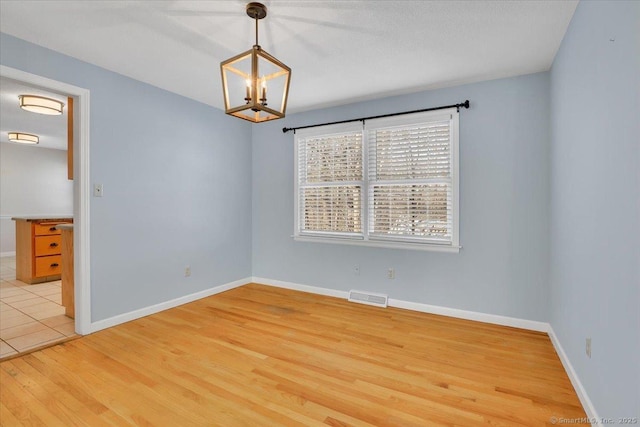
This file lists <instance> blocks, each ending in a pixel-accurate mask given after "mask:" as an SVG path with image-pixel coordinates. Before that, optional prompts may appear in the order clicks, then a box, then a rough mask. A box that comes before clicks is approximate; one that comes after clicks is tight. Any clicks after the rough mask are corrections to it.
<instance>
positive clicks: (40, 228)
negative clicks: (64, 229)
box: [33, 222, 60, 236]
mask: <svg viewBox="0 0 640 427" xmlns="http://www.w3.org/2000/svg"><path fill="white" fill-rule="evenodd" d="M58 224H59V223H55V222H53V223H52V222H49V223H47V222H43V223H40V224H33V232H34V234H35V235H36V236H49V235H52V234H60V230H58V228H57V227H56V225H58Z"/></svg>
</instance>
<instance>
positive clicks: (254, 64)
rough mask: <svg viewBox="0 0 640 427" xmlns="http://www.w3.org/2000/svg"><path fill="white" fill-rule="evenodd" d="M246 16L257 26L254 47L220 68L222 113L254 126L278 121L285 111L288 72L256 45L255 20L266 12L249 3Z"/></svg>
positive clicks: (258, 6)
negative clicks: (252, 123)
mask: <svg viewBox="0 0 640 427" xmlns="http://www.w3.org/2000/svg"><path fill="white" fill-rule="evenodd" d="M247 15H249V17H251V18H253V19H255V22H256V44H255V45H254V46H253V48H251V49H250V50H248V51H246V52H243V53H241V54H239V55H236V56H234V57H233V58H229V59H227V60H226V61H223V62H222V63H221V64H220V71H221V74H222V90H223V94H224V108H225V113H227V114H231V115H232V116H235V117H239V118H241V119H245V120H249V121H251V122H254V123H259V122H264V121H267V120H275V119H281V118H283V117H284V116H285V112H286V109H287V97H288V94H289V82H290V80H291V69H290V68H289V67H287V66H286V65H285V64H283V63H282V62H280V61H279V60H278V59H276V58H275V57H273V56H271V55H270V54H268V53H267V52H266V51H264V50H263V49H262V48H261V47H260V45H259V44H258V20H259V19H262V18H264V17H265V16H267V8H266V7H265V6H264V5H262V4H260V3H249V4H248V5H247Z"/></svg>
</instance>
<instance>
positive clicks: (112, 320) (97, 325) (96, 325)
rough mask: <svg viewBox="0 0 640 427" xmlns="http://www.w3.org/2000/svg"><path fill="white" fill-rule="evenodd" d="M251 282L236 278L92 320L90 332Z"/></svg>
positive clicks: (246, 279)
mask: <svg viewBox="0 0 640 427" xmlns="http://www.w3.org/2000/svg"><path fill="white" fill-rule="evenodd" d="M250 282H251V278H250V277H247V278H244V279H240V280H236V281H234V282H229V283H225V284H224V285H220V286H216V287H213V288H209V289H205V290H204V291H200V292H196V293H193V294H189V295H185V296H182V297H179V298H175V299H172V300H170V301H165V302H162V303H160V304H156V305H151V306H149V307H144V308H141V309H139V310H134V311H130V312H128V313H123V314H119V315H117V316H113V317H109V318H108V319H103V320H98V321H97V322H92V323H91V325H90V333H93V332H97V331H99V330H102V329H106V328H110V327H112V326H116V325H119V324H121V323H125V322H129V321H131V320H135V319H139V318H141V317H145V316H149V315H150V314H155V313H158V312H160V311H163V310H168V309H170V308H174V307H177V306H179V305H183V304H187V303H189V302H192V301H196V300H199V299H202V298H206V297H208V296H211V295H215V294H219V293H220V292H224V291H228V290H230V289H233V288H237V287H240V286H242V285H246V284H247V283H250Z"/></svg>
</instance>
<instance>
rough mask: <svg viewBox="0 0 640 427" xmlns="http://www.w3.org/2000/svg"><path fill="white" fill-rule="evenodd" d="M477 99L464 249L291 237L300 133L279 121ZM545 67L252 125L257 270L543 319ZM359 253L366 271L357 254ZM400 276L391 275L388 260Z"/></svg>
mask: <svg viewBox="0 0 640 427" xmlns="http://www.w3.org/2000/svg"><path fill="white" fill-rule="evenodd" d="M465 99H469V100H470V101H471V108H470V109H469V110H462V111H461V113H460V158H461V163H460V177H461V178H460V200H461V203H460V221H461V231H460V242H461V245H462V246H463V249H462V250H461V251H460V253H459V254H449V253H436V252H422V251H412V250H398V249H380V248H369V247H356V246H343V245H335V244H321V243H303V242H295V241H294V240H293V239H292V238H291V235H292V233H293V216H294V212H293V209H294V207H293V197H294V190H293V184H294V183H293V174H294V169H293V165H294V161H293V133H292V132H290V133H287V134H283V133H282V130H281V129H282V127H283V126H287V127H292V126H299V125H305V124H313V123H320V122H326V121H334V120H344V119H347V118H357V117H362V116H368V115H376V114H385V113H393V112H398V111H407V110H414V109H418V108H426V107H431V106H438V105H448V104H455V103H457V102H462V101H464V100H465ZM548 158H549V75H548V73H540V74H533V75H528V76H523V77H516V78H509V79H502V80H495V81H489V82H483V83H477V84H471V85H465V86H459V87H455V88H449V89H442V90H435V91H428V92H421V93H415V94H411V95H404V96H398V97H392V98H387V99H381V100H377V101H371V102H366V103H358V104H353V105H348V106H343V107H336V108H329V109H324V110H316V111H312V112H306V113H300V114H292V115H289V116H287V118H285V119H284V120H280V121H278V122H273V123H266V124H262V125H260V126H256V127H255V128H254V131H253V274H254V276H258V277H264V278H269V279H277V280H283V281H290V282H295V283H300V284H306V285H312V286H320V287H326V288H332V289H339V290H349V289H364V290H370V291H376V292H384V293H388V294H389V296H390V297H391V298H397V299H402V300H408V301H413V302H420V303H426V304H434V305H440V306H446V307H454V308H457V309H466V310H473V311H479V312H485V313H491V314H498V315H505V316H513V317H518V318H524V319H531V320H540V321H546V320H547V314H548V313H547V305H548V297H549V293H548V277H547V272H548V256H547V254H548V245H549V241H548V235H549V227H548V226H549V224H548V197H549V179H548V176H549V170H548ZM356 264H359V265H360V275H355V274H354V273H353V266H354V265H356ZM389 267H394V268H395V269H396V278H395V279H394V280H389V279H387V278H386V271H387V268H389Z"/></svg>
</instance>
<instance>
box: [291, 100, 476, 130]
mask: <svg viewBox="0 0 640 427" xmlns="http://www.w3.org/2000/svg"><path fill="white" fill-rule="evenodd" d="M454 107H455V108H457V109H458V111H460V108H462V107H464V108H469V100H468V99H467V100H466V101H464V102H463V103H461V104H452V105H443V106H442V107H433V108H424V109H422V110H413V111H403V112H402V113H391V114H382V115H380V116H370V117H361V118H359V119H349V120H340V121H339V122H329V123H318V124H317V125H307V126H298V127H297V128H282V132H284V133H287V132H289V131H290V130H292V131H293V133H296V130H298V129H307V128H315V127H318V126H328V125H338V124H340V123H350V122H363V123H364V121H365V120H373V119H381V118H383V117H393V116H402V115H404V114H413V113H424V112H425V111H435V110H446V109H447V108H454Z"/></svg>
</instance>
